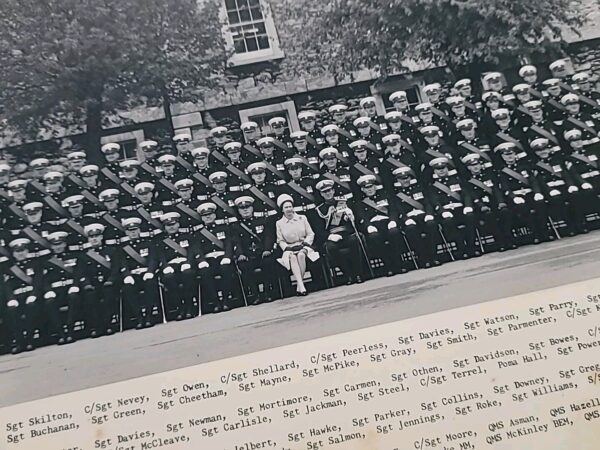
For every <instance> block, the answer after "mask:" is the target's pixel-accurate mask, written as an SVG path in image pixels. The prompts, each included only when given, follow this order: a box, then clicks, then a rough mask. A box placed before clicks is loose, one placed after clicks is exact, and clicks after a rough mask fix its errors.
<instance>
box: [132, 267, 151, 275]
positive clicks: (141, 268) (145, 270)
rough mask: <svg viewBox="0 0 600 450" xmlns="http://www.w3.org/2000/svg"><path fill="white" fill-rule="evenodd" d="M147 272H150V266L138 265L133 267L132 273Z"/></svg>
mask: <svg viewBox="0 0 600 450" xmlns="http://www.w3.org/2000/svg"><path fill="white" fill-rule="evenodd" d="M145 272H148V268H147V267H138V268H137V269H133V270H132V271H131V273H132V274H133V275H139V274H141V273H145Z"/></svg>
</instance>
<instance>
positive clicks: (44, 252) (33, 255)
mask: <svg viewBox="0 0 600 450" xmlns="http://www.w3.org/2000/svg"><path fill="white" fill-rule="evenodd" d="M49 254H50V250H40V251H39V252H31V253H29V258H39V257H40V256H46V255H49Z"/></svg>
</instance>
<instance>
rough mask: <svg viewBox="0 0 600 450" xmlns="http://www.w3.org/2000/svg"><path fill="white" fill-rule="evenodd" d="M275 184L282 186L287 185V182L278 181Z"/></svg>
mask: <svg viewBox="0 0 600 450" xmlns="http://www.w3.org/2000/svg"><path fill="white" fill-rule="evenodd" d="M275 184H276V185H277V186H281V185H282V184H285V180H277V181H276V182H275Z"/></svg>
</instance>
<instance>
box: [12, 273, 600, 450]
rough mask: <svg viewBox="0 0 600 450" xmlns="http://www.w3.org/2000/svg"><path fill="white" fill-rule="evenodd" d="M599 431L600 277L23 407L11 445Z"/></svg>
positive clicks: (265, 444)
mask: <svg viewBox="0 0 600 450" xmlns="http://www.w3.org/2000/svg"><path fill="white" fill-rule="evenodd" d="M198 351H202V349H198ZM599 427H600V279H596V280H591V281H588V282H585V283H577V284H573V285H567V286H562V287H560V288H556V289H551V290H546V291H539V292H535V293H532V294H527V295H522V296H518V297H512V298H507V299H502V300H498V301H494V302H489V303H484V304H479V305H474V306H470V307H466V308H460V309H455V310H450V311H446V312H441V313H437V314H432V315H429V316H422V317H417V318H414V319H410V320H406V321H402V322H396V323H390V324H386V325H382V326H377V327H372V328H366V329H362V330H358V331H354V332H350V333H345V334H339V335H335V336H331V337H327V338H323V339H318V340H314V341H309V342H303V343H300V344H295V345H290V346H286V347H279V348H275V349H271V350H267V351H263V352H260V353H254V354H250V355H244V356H241V357H237V358H232V359H227V360H222V361H216V362H212V363H208V364H202V365H198V366H193V367H188V368H184V369H179V370H175V371H170V372H165V373H161V374H157V375H152V376H148V377H144V378H139V379H135V380H129V381H125V382H121V383H116V384H113V385H109V386H102V387H99V388H94V389H88V390H84V391H80V392H75V393H71V394H66V395H62V396H58V397H53V398H48V399H44V400H41V401H36V402H31V403H24V404H20V405H16V406H11V407H8V408H4V409H1V410H0V448H3V449H7V450H38V449H48V450H54V449H56V450H67V449H69V450H92V449H107V450H163V449H164V450H168V449H178V450H179V449H210V450H221V449H223V450H258V449H277V450H321V449H334V450H336V449H339V450H354V449H368V450H379V449H381V450H409V449H415V450H427V449H440V450H470V449H498V450H501V449H515V448H527V449H540V450H542V449H543V450H551V449H563V448H577V449H578V450H585V449H590V450H591V449H597V448H598V445H599V444H598V442H599V439H598V438H600V433H599V432H598V431H597V430H598V429H599Z"/></svg>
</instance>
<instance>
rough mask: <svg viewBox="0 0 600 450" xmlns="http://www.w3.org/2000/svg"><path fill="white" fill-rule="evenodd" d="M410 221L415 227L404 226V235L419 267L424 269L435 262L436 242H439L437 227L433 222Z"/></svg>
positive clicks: (414, 218)
mask: <svg viewBox="0 0 600 450" xmlns="http://www.w3.org/2000/svg"><path fill="white" fill-rule="evenodd" d="M412 219H413V220H414V221H415V223H416V225H404V234H405V235H406V240H407V241H408V244H409V245H410V248H411V250H412V251H413V252H414V254H415V256H416V258H417V263H418V264H419V267H425V266H427V265H428V264H433V262H434V261H436V260H437V256H436V251H437V242H438V241H439V240H440V239H439V233H438V225H437V222H435V220H430V221H428V222H425V221H424V220H423V218H417V217H412Z"/></svg>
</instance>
